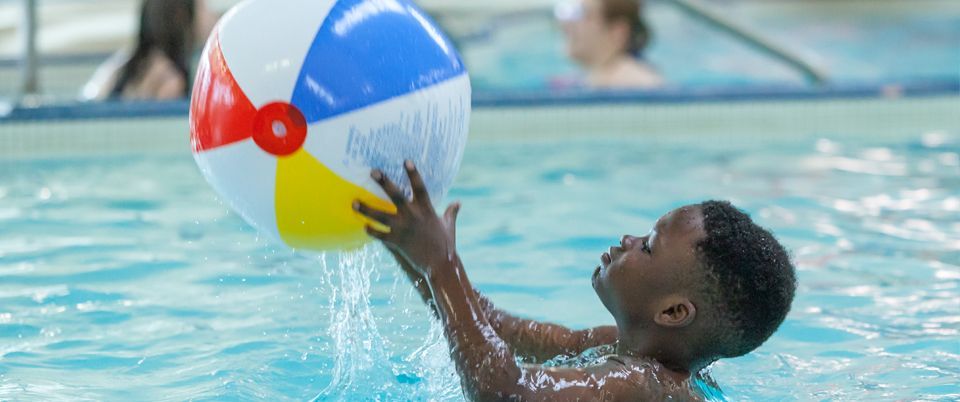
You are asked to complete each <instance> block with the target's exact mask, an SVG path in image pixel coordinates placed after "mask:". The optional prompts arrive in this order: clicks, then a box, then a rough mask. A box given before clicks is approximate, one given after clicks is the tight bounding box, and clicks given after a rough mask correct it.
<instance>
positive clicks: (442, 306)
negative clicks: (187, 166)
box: [353, 161, 703, 401]
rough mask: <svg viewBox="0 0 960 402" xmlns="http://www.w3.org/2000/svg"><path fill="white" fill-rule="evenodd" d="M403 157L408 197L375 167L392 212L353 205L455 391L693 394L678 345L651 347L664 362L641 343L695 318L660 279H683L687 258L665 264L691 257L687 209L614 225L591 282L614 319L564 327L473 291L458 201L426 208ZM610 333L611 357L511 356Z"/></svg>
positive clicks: (568, 350)
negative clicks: (452, 369)
mask: <svg viewBox="0 0 960 402" xmlns="http://www.w3.org/2000/svg"><path fill="white" fill-rule="evenodd" d="M405 167H406V170H407V174H408V176H409V178H410V183H411V186H412V190H413V196H412V199H407V197H406V196H405V195H404V194H403V192H402V190H400V189H399V188H398V187H397V186H396V185H395V184H394V183H392V182H391V181H390V180H389V179H387V178H386V176H384V175H383V174H382V173H381V172H379V171H374V172H373V173H372V177H373V178H374V180H375V181H377V183H379V184H380V186H381V187H383V190H384V191H385V192H386V194H387V195H388V196H389V197H390V199H391V201H392V202H393V203H394V204H395V205H396V207H397V212H396V213H395V214H392V213H390V212H388V211H381V210H377V209H374V208H372V207H370V206H369V205H365V204H363V203H361V202H360V201H356V202H354V205H353V207H354V209H355V210H357V211H358V212H359V213H361V214H362V215H364V216H366V217H368V218H370V219H371V220H373V221H375V222H377V223H379V224H380V225H382V227H373V226H368V227H367V232H368V233H369V234H370V235H371V236H372V237H374V238H376V239H379V240H380V241H381V242H382V243H383V245H384V246H385V247H386V248H387V249H388V250H389V251H390V252H391V253H392V254H393V256H394V257H395V258H396V260H397V262H398V263H399V264H400V266H401V267H402V268H403V270H404V272H406V273H407V275H408V276H409V277H410V279H411V281H412V282H413V284H414V286H416V288H417V289H418V291H419V292H420V294H421V296H422V297H423V299H424V301H427V302H429V304H430V305H431V307H432V308H433V311H434V313H435V314H436V316H437V317H438V318H439V319H440V321H441V324H442V325H443V327H444V332H445V335H446V337H447V340H448V343H449V345H450V354H451V358H452V360H453V361H454V363H455V365H456V367H457V371H458V373H459V375H460V379H461V384H462V386H463V391H464V394H465V396H466V397H467V399H469V400H483V401H486V400H523V401H537V400H545V401H546V400H549V401H566V400H571V401H574V400H576V401H621V400H623V401H627V400H662V399H665V398H667V397H671V396H672V397H673V398H675V399H676V400H691V399H699V398H697V397H696V396H694V395H692V394H691V393H690V391H689V389H688V388H687V387H686V386H685V384H684V383H685V381H686V380H688V379H689V376H690V375H689V372H691V371H693V370H689V367H683V366H684V364H687V363H686V362H685V361H683V360H684V357H683V356H682V355H683V354H682V353H680V354H676V356H675V355H674V354H670V353H667V355H665V356H662V358H663V359H665V360H668V362H669V364H666V365H665V364H662V363H661V362H660V361H658V360H657V359H656V357H657V354H658V353H660V354H663V350H664V349H665V345H664V344H656V343H652V342H651V339H653V340H657V339H659V337H661V336H663V333H664V331H666V333H667V334H672V332H670V331H674V330H677V331H682V330H686V329H687V328H688V327H690V326H691V323H692V322H694V321H695V317H696V311H695V308H693V306H692V303H690V301H689V299H688V298H686V297H685V296H684V292H683V291H682V290H683V286H682V285H681V284H680V283H677V284H673V283H671V281H679V282H685V281H686V280H687V276H689V275H692V272H693V271H692V270H694V269H695V268H694V266H695V265H696V264H691V265H685V266H680V267H678V266H677V265H675V264H688V263H691V262H695V255H694V253H693V244H694V243H693V242H695V241H696V240H697V239H699V238H700V237H702V236H703V226H702V217H701V216H700V213H699V210H698V209H696V208H692V207H691V208H686V209H680V210H677V211H674V212H672V213H670V214H668V215H666V216H664V218H661V220H660V221H659V222H658V224H657V230H656V231H655V232H651V234H650V235H648V236H645V237H633V236H624V237H623V239H622V240H621V244H620V245H618V246H615V247H611V249H610V251H609V252H608V253H604V255H603V256H602V257H601V262H602V264H601V266H600V267H598V268H597V270H595V272H594V275H593V283H594V288H595V289H596V291H597V294H598V295H599V296H600V299H601V300H602V301H603V303H604V305H605V306H606V307H607V309H608V310H610V312H611V314H613V316H614V319H615V320H616V322H617V324H618V327H612V326H607V327H598V328H593V329H588V330H582V331H574V330H570V329H568V328H565V327H562V326H559V325H555V324H549V323H540V322H536V321H531V320H524V319H520V318H516V317H513V316H512V315H510V314H508V313H506V312H503V311H500V310H498V309H496V308H495V307H494V306H493V305H492V303H490V301H489V300H487V299H486V298H485V297H483V296H482V295H481V294H480V293H479V292H477V291H476V290H475V289H474V288H473V287H472V285H471V284H470V280H469V278H468V277H467V274H466V272H465V270H464V267H463V264H462V262H461V260H460V257H459V256H458V255H457V250H456V219H457V214H458V213H459V210H460V204H459V203H454V204H453V205H451V206H450V207H449V208H447V210H446V211H445V213H444V214H443V216H442V217H440V216H438V215H437V213H436V211H434V209H433V205H432V204H431V202H430V199H429V195H428V193H427V190H426V188H425V185H424V183H423V180H422V178H421V177H420V174H419V173H418V172H417V170H416V168H415V167H414V166H413V163H412V162H409V161H408V162H406V163H405ZM688 271H689V272H688ZM663 295H665V296H663ZM685 303H687V304H685ZM664 328H665V329H664ZM614 343H616V344H617V354H616V355H615V356H610V357H609V358H608V359H607V360H606V361H605V362H604V363H601V364H598V365H596V366H592V367H587V368H553V367H551V368H547V367H543V366H541V365H539V364H518V363H517V360H516V358H515V354H517V355H521V356H527V357H531V358H533V359H534V360H535V361H537V362H542V361H543V360H545V359H549V358H552V357H554V356H557V355H560V354H568V355H569V354H579V353H581V352H583V351H584V350H585V349H587V348H590V347H594V346H599V345H608V344H614ZM668 346H669V345H668ZM650 348H653V349H652V350H650ZM671 348H672V346H671V347H666V349H671ZM668 366H669V367H670V368H668Z"/></svg>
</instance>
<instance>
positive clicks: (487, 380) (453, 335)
mask: <svg viewBox="0 0 960 402" xmlns="http://www.w3.org/2000/svg"><path fill="white" fill-rule="evenodd" d="M405 166H406V168H407V174H408V175H409V177H410V182H411V185H412V187H413V200H407V199H406V197H405V196H404V195H403V192H402V191H400V190H399V189H398V188H397V187H396V186H395V185H394V184H393V183H392V182H390V180H389V179H387V178H386V177H385V176H383V174H382V173H380V172H374V173H373V177H374V179H375V180H377V182H378V183H380V185H381V186H383V188H384V190H385V191H386V193H387V194H388V195H389V196H390V198H391V200H392V201H393V202H394V204H396V206H397V213H396V214H391V213H389V212H386V211H380V210H376V209H373V208H371V207H369V206H367V205H365V204H362V203H360V202H359V201H357V202H356V203H355V204H354V208H355V209H356V210H357V211H359V212H360V213H362V214H363V215H365V216H367V217H369V218H370V219H372V220H374V221H377V222H379V223H381V224H383V225H384V226H386V227H387V228H388V230H389V231H388V232H383V231H380V230H377V229H376V228H373V227H368V228H367V230H368V233H370V235H371V236H373V237H375V238H377V239H380V240H381V241H382V242H383V243H384V244H385V245H386V246H387V247H388V248H389V249H390V250H391V251H392V252H394V253H396V255H397V256H399V257H400V258H403V259H405V260H406V261H408V262H409V263H410V265H411V266H412V267H413V268H414V269H415V270H417V272H419V273H420V274H421V275H422V276H423V277H424V278H425V279H426V281H427V284H428V285H429V287H430V290H431V291H432V294H433V297H434V302H435V306H436V311H437V314H438V315H439V317H440V319H441V322H442V323H443V326H444V332H445V334H446V337H447V340H448V342H449V345H450V353H451V357H452V359H453V360H454V363H455V364H456V367H457V371H458V373H459V374H460V379H461V383H462V385H463V388H464V392H465V394H466V396H467V397H468V398H469V399H471V400H503V399H507V400H578V399H597V398H600V399H603V400H624V399H625V398H626V399H630V400H634V399H637V398H644V396H645V395H647V396H649V397H656V396H655V395H656V394H654V393H650V392H651V390H654V391H656V389H655V388H654V389H652V388H651V385H652V384H656V376H655V374H654V373H652V372H650V371H644V370H634V369H632V367H630V366H629V365H628V364H626V363H623V362H616V361H611V362H608V363H606V364H604V365H601V366H598V367H596V368H594V369H591V370H582V369H558V370H551V369H543V368H542V367H521V366H520V365H519V364H517V361H516V359H515V358H514V355H513V353H512V352H511V350H510V348H509V347H508V346H507V344H506V343H505V342H504V341H503V340H502V338H501V337H500V336H499V335H498V334H497V332H496V330H495V329H494V327H493V325H491V323H490V322H489V320H487V318H486V314H484V312H483V307H482V305H481V303H480V300H479V299H478V297H477V294H476V292H474V290H473V287H472V286H471V284H470V280H469V279H468V277H467V275H466V271H465V270H464V269H463V264H462V263H461V261H460V257H459V256H458V255H457V252H456V244H455V243H456V216H457V213H458V211H459V205H457V204H455V205H452V206H451V207H450V208H448V209H447V211H446V213H445V214H444V217H443V219H440V218H439V217H438V216H437V215H436V212H434V210H433V206H432V205H431V204H430V200H429V196H428V195H427V191H426V188H425V186H424V184H423V181H422V179H421V178H420V175H419V173H418V172H417V171H416V169H415V168H414V167H413V164H412V163H411V162H409V161H408V162H407V163H406V164H405ZM658 393H659V392H657V394H658Z"/></svg>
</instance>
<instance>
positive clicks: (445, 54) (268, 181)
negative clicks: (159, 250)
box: [190, 0, 470, 250]
mask: <svg viewBox="0 0 960 402" xmlns="http://www.w3.org/2000/svg"><path fill="white" fill-rule="evenodd" d="M469 120H470V81H469V77H468V76H467V72H466V69H465V68H464V66H463V62H462V61H461V58H460V56H459V55H458V53H457V51H456V49H454V46H453V44H452V43H451V42H450V40H449V39H448V38H447V37H446V36H445V35H444V33H443V32H442V31H441V30H440V29H439V28H438V27H437V25H436V24H435V23H434V22H432V20H431V19H430V17H428V16H427V15H426V14H425V13H424V12H423V11H422V10H420V9H419V8H418V7H417V6H416V5H414V4H413V3H412V2H411V1H407V0H339V1H336V0H249V1H246V2H243V3H240V4H238V5H237V6H236V7H234V8H233V9H232V10H231V11H230V12H228V13H227V14H226V15H225V16H224V17H223V18H222V19H221V21H220V22H219V23H218V24H217V27H216V28H215V29H214V32H213V33H212V34H211V36H210V38H209V39H208V41H207V44H206V46H205V48H204V51H203V54H202V56H201V59H200V64H199V67H198V70H197V76H196V79H195V81H194V87H193V96H192V98H191V103H190V136H191V145H192V147H193V155H194V159H195V160H196V162H197V165H198V166H199V167H200V170H201V172H202V173H203V175H204V177H205V178H206V179H207V181H208V182H209V183H210V184H211V185H212V187H213V188H214V189H215V190H216V191H217V192H218V193H219V194H220V196H221V199H223V200H224V201H225V202H226V203H227V204H229V205H230V206H231V207H232V208H233V209H234V210H235V211H236V212H238V213H239V214H240V215H241V216H243V218H244V219H245V220H246V221H248V222H249V223H250V224H251V225H253V226H254V227H256V228H257V229H258V230H259V231H260V232H261V233H265V234H267V235H268V236H269V237H272V238H274V239H277V240H279V241H281V242H282V243H284V244H286V245H288V246H290V247H292V248H295V249H308V250H332V249H346V248H353V247H357V246H359V245H362V244H364V243H365V242H367V241H368V240H369V239H368V237H367V236H366V234H365V232H364V226H365V224H367V223H368V222H367V221H366V220H365V218H363V217H361V216H359V215H358V214H357V213H355V212H354V211H353V210H352V208H351V205H352V202H353V200H355V199H361V200H364V201H365V202H367V203H369V204H372V205H374V206H377V207H380V208H383V209H390V210H393V205H392V203H390V202H389V201H388V200H389V199H388V198H387V196H386V194H384V193H383V191H382V190H381V189H380V187H379V186H378V185H377V184H376V182H374V181H373V180H372V179H371V178H370V171H371V169H373V168H377V169H381V170H383V171H384V172H385V173H386V175H387V176H388V177H390V178H391V179H392V180H393V181H394V182H397V183H398V184H400V185H401V186H402V187H404V189H405V190H406V191H407V192H408V194H409V192H410V190H409V181H408V180H407V178H406V174H405V172H404V169H403V161H404V160H407V159H409V160H412V161H414V162H415V163H416V164H417V167H418V169H419V171H420V173H421V175H422V176H423V178H424V181H425V183H426V185H427V188H428V190H429V192H430V195H431V199H432V200H434V201H439V200H441V199H442V198H443V196H444V195H445V194H446V191H447V190H448V189H449V188H450V186H451V184H452V183H453V180H454V177H455V176H456V174H457V171H458V169H459V166H460V161H461V159H462V156H463V150H464V147H465V145H466V140H467V128H468V126H469Z"/></svg>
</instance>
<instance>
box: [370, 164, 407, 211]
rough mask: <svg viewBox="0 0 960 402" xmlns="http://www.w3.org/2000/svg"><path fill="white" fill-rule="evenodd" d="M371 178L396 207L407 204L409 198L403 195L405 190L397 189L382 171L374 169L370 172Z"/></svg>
mask: <svg viewBox="0 0 960 402" xmlns="http://www.w3.org/2000/svg"><path fill="white" fill-rule="evenodd" d="M370 177H372V178H373V180H374V181H376V182H377V184H379V185H380V188H382V189H383V191H384V192H385V193H387V196H388V197H390V201H393V204H394V205H396V206H397V207H400V206H401V205H403V204H406V203H407V196H406V195H404V194H403V190H400V187H397V185H396V184H394V182H393V181H392V180H390V178H389V177H387V175H385V174H383V172H382V171H380V170H376V169H374V170H373V171H372V172H370Z"/></svg>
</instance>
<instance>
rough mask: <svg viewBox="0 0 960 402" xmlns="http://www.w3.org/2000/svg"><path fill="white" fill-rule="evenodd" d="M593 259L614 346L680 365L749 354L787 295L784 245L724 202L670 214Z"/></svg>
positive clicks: (792, 282)
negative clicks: (615, 333) (617, 339)
mask: <svg viewBox="0 0 960 402" xmlns="http://www.w3.org/2000/svg"><path fill="white" fill-rule="evenodd" d="M601 260H602V261H601V262H602V265H601V266H600V267H598V268H597V270H596V271H595V272H594V275H593V286H594V288H595V289H596V291H597V294H598V295H599V296H600V299H601V301H602V302H603V304H604V305H605V306H606V307H607V309H608V310H610V312H611V314H613V316H614V318H615V319H616V321H617V326H618V327H619V329H620V333H621V343H624V342H628V343H629V342H633V343H634V345H633V346H632V347H635V348H639V349H643V350H645V353H647V354H650V355H652V356H653V357H655V358H658V360H661V361H663V360H666V361H669V362H671V363H672V364H674V365H676V366H677V367H681V368H685V369H697V368H699V367H701V366H703V365H705V364H708V363H709V362H712V361H714V360H716V359H719V358H725V357H736V356H741V355H744V354H746V353H749V352H750V351H752V350H754V349H756V348H757V347H758V346H760V345H761V344H762V343H763V342H764V341H766V340H767V338H769V337H770V335H772V334H773V332H774V331H776V329H777V327H779V326H780V323H782V322H783V320H784V318H785V317H786V316H787V313H788V312H789V311H790V304H791V302H792V301H793V295H794V290H795V289H796V279H795V276H794V269H793V265H791V263H790V259H789V256H788V255H787V252H786V250H784V248H783V246H781V245H780V243H779V242H778V241H777V240H776V239H775V238H774V237H773V235H772V234H770V232H769V231H767V230H765V229H763V228H761V227H759V226H757V225H756V224H755V223H753V221H752V220H751V219H750V217H749V216H748V215H747V214H745V213H743V212H742V211H740V210H738V209H737V208H735V207H733V206H732V205H730V203H728V202H719V201H707V202H704V203H701V204H698V205H690V206H686V207H682V208H679V209H676V210H674V211H672V212H670V213H668V214H666V215H664V216H663V217H662V218H660V220H658V221H657V224H656V226H655V227H654V228H653V229H652V230H651V231H650V233H649V234H648V235H646V236H643V237H634V236H629V235H627V236H623V238H622V239H621V242H620V245H619V246H615V247H611V248H610V251H609V252H608V253H604V255H603V256H602V257H601ZM624 336H626V337H631V338H632V339H623V337H624Z"/></svg>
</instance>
